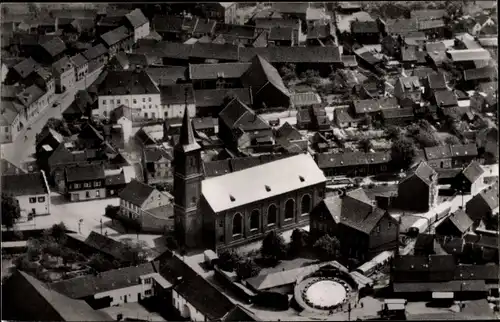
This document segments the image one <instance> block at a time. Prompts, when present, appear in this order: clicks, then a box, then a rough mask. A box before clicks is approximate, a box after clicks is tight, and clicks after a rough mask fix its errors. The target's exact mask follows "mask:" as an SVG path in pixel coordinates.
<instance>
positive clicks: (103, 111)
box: [92, 70, 161, 119]
mask: <svg viewBox="0 0 500 322" xmlns="http://www.w3.org/2000/svg"><path fill="white" fill-rule="evenodd" d="M98 97H99V99H98V108H97V109H95V110H93V111H92V116H94V117H98V118H108V117H109V116H110V113H111V112H112V111H113V110H114V109H116V108H117V107H119V106H121V105H122V104H123V105H125V106H128V107H130V108H132V109H133V110H139V115H140V116H141V117H143V118H145V119H149V118H156V117H157V116H158V115H159V114H158V113H159V109H160V106H161V97H160V90H159V89H158V87H157V86H156V84H155V83H154V82H153V80H152V79H151V77H149V75H148V74H147V73H146V72H145V71H143V70H122V71H109V72H108V74H107V75H106V77H105V79H104V80H103V82H102V83H101V84H100V86H99V88H98Z"/></svg>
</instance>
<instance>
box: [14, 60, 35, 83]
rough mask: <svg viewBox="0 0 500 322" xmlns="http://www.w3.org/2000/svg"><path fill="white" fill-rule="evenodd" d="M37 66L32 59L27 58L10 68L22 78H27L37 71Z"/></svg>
mask: <svg viewBox="0 0 500 322" xmlns="http://www.w3.org/2000/svg"><path fill="white" fill-rule="evenodd" d="M38 67H39V65H38V63H37V62H36V61H34V60H33V58H31V57H29V58H26V59H23V60H22V61H21V62H19V63H18V64H16V65H14V67H12V68H13V69H14V70H15V71H16V72H17V73H18V74H19V76H21V77H22V78H26V77H28V76H29V75H30V74H31V73H33V72H35V71H36V70H37V69H38Z"/></svg>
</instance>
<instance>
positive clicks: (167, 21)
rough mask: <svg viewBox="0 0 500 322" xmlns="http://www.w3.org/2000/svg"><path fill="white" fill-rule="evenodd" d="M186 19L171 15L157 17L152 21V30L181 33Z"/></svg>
mask: <svg viewBox="0 0 500 322" xmlns="http://www.w3.org/2000/svg"><path fill="white" fill-rule="evenodd" d="M183 21H184V19H183V18H182V17H176V16H169V15H155V16H154V17H153V20H152V21H151V25H152V28H154V29H155V30H156V31H159V32H162V31H165V32H172V33H175V32H177V33H180V32H181V31H182V25H183Z"/></svg>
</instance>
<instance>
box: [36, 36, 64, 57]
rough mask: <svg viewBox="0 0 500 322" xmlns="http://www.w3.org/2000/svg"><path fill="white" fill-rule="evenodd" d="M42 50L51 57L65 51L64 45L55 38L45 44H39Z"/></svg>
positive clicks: (59, 39)
mask: <svg viewBox="0 0 500 322" xmlns="http://www.w3.org/2000/svg"><path fill="white" fill-rule="evenodd" d="M41 45H42V48H43V49H45V51H47V53H49V55H51V56H52V57H55V56H57V55H59V54H61V53H62V52H64V51H65V50H66V44H65V43H64V41H62V40H61V38H59V37H55V38H53V39H51V40H49V41H47V42H44V43H41Z"/></svg>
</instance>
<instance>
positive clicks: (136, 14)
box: [125, 9, 149, 28]
mask: <svg viewBox="0 0 500 322" xmlns="http://www.w3.org/2000/svg"><path fill="white" fill-rule="evenodd" d="M125 18H126V19H127V20H128V21H129V22H130V24H131V25H132V26H133V27H134V28H139V27H140V26H142V25H144V24H146V23H148V22H149V21H148V19H147V18H146V17H145V16H144V14H143V13H142V11H141V9H134V10H133V11H131V12H129V13H127V14H126V15H125Z"/></svg>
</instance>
